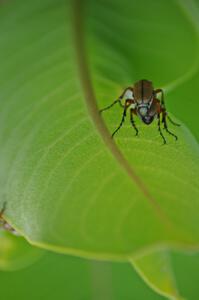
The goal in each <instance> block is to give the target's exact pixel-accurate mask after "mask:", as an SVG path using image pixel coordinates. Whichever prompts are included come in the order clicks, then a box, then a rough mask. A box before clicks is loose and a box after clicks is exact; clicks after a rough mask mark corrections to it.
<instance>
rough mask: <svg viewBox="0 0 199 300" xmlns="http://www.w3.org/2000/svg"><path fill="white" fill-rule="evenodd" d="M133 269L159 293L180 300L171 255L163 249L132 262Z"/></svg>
mask: <svg viewBox="0 0 199 300" xmlns="http://www.w3.org/2000/svg"><path fill="white" fill-rule="evenodd" d="M131 263H132V265H133V267H134V268H135V269H136V270H137V272H138V274H140V276H141V277H142V278H143V279H144V281H145V282H146V283H147V284H148V285H149V286H150V287H151V288H152V289H154V290H155V291H156V292H157V293H160V294H161V295H163V296H166V297H168V298H169V299H174V300H180V299H182V298H181V297H180V296H179V292H178V289H177V286H176V282H175V281H176V279H175V275H174V272H173V266H172V263H171V259H170V253H169V251H168V250H166V249H161V250H158V251H155V252H152V253H148V254H146V255H141V256H139V257H138V258H136V259H134V260H132V261H131Z"/></svg>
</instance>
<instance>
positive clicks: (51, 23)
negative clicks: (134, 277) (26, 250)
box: [0, 0, 199, 260]
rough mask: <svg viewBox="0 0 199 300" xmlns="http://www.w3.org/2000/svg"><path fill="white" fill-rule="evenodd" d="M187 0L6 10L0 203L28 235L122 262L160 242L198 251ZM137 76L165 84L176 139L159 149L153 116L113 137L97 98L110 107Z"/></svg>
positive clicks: (112, 123) (21, 5)
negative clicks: (177, 123) (175, 119)
mask: <svg viewBox="0 0 199 300" xmlns="http://www.w3.org/2000/svg"><path fill="white" fill-rule="evenodd" d="M182 4H183V5H182ZM182 4H181V3H178V2H176V1H169V2H168V1H166V0H164V1H161V2H160V1H157V0H154V1H150V2H149V1H145V0H141V1H139V3H138V2H137V1H130V0H124V1H122V2H121V1H119V0H118V1H115V0H114V1H113V0H109V1H105V0H104V1H103V0H100V1H91V0H90V1H89V0H88V1H75V2H73V1H72V2H71V4H70V3H69V2H67V1H64V0H58V1H56V2H54V1H53V0H44V1H42V2H41V1H34V2H27V1H24V0H20V1H16V2H10V3H9V2H8V3H5V4H3V5H2V6H1V11H0V24H1V26H0V31H1V48H2V49H1V54H0V60H1V70H2V72H1V74H0V84H1V90H0V101H1V106H0V122H1V126H0V137H1V138H0V145H1V147H0V164H1V170H0V184H1V200H0V201H1V203H2V204H3V202H4V201H5V200H6V201H7V210H6V213H5V217H6V219H7V220H8V221H9V222H10V223H11V224H12V225H13V226H14V227H15V228H17V230H18V231H19V232H21V233H22V234H23V235H24V236H25V237H26V238H27V239H28V240H29V241H31V243H34V244H36V245H39V246H41V247H44V248H48V249H53V250H55V251H60V252H64V253H72V254H78V255H84V256H89V257H95V258H105V259H108V258H111V259H116V258H119V259H123V260H127V259H129V257H130V256H131V257H134V254H137V253H138V252H140V251H142V250H144V249H145V251H147V248H148V247H150V249H151V248H152V247H155V246H157V245H163V246H164V245H170V246H176V245H177V246H181V247H183V248H190V247H198V242H199V226H198V209H199V201H198V199H199V197H198V196H199V189H198V175H199V164H198V159H199V151H198V150H199V149H198V144H197V143H196V141H195V139H194V138H193V136H192V135H191V133H190V132H189V130H188V129H187V128H186V127H185V125H183V122H184V123H186V124H187V125H188V127H189V128H191V130H192V131H193V132H194V134H195V135H196V136H197V138H199V134H198V124H197V108H198V107H199V104H198V103H199V102H198V101H197V97H198V95H197V85H198V76H197V75H198V74H197V71H198V23H197V18H196V16H197V11H198V7H197V5H195V6H194V2H192V1H189V4H188V2H186V1H183V2H182ZM71 11H72V13H71ZM184 12H186V14H185V13H184ZM185 41H186V42H185ZM90 78H92V81H91V80H90ZM140 78H148V79H150V80H153V81H154V85H155V86H156V87H165V90H166V92H167V97H166V104H167V106H168V108H169V111H171V112H172V113H173V114H174V115H175V116H176V117H178V119H180V120H181V124H182V126H181V127H180V128H176V127H172V126H171V130H172V131H173V132H175V133H176V134H177V135H178V137H179V140H178V142H175V141H174V140H173V138H172V137H170V136H167V140H168V144H167V145H166V146H164V147H163V146H162V141H161V137H160V136H159V134H158V131H157V124H155V123H154V124H153V125H151V126H149V127H148V128H147V127H145V126H143V125H142V124H140V123H139V122H138V121H137V120H136V121H137V126H138V127H139V130H140V136H139V137H138V138H137V137H134V132H133V129H132V128H131V126H130V125H129V123H128V122H127V121H126V126H124V127H123V128H122V129H121V131H120V132H119V133H118V135H117V137H116V139H115V142H116V143H115V142H114V141H113V140H111V138H110V133H109V131H107V129H106V127H105V125H104V124H105V123H106V124H107V127H108V128H109V129H110V132H112V131H113V129H114V128H115V127H116V126H117V125H118V124H119V122H120V118H121V114H122V111H121V109H120V108H119V107H115V108H113V109H112V110H111V111H109V112H107V113H106V114H105V115H104V117H103V118H104V119H103V120H104V121H103V120H102V118H101V117H100V115H99V113H98V108H97V105H96V99H97V103H98V107H103V106H105V105H108V104H109V103H111V101H113V100H115V98H116V97H118V96H119V95H120V94H121V92H122V90H123V88H125V87H126V86H128V85H130V84H132V82H134V81H136V80H138V79H140ZM193 108H194V109H193Z"/></svg>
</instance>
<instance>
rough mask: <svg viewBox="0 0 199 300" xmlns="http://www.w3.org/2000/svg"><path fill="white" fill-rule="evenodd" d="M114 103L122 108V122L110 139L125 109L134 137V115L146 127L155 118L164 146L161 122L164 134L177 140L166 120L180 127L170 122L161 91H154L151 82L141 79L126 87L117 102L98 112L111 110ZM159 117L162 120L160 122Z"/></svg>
mask: <svg viewBox="0 0 199 300" xmlns="http://www.w3.org/2000/svg"><path fill="white" fill-rule="evenodd" d="M158 94H161V99H160V100H159V99H158V98H157V95H158ZM123 99H124V100H125V103H124V105H123V104H122V100H123ZM116 103H119V104H120V105H121V106H122V107H123V108H124V111H123V115H122V120H121V122H120V124H119V126H118V128H117V129H116V130H115V131H114V132H113V134H112V137H113V136H114V135H115V133H116V132H117V131H118V130H119V129H120V128H121V127H122V125H123V123H124V121H125V117H126V113H127V109H128V108H129V109H130V120H131V124H132V126H133V127H134V129H135V131H136V135H138V129H137V127H136V125H135V122H134V118H133V116H134V115H136V116H138V117H139V118H140V119H141V120H142V122H143V123H144V124H146V125H149V124H151V123H152V122H153V120H154V119H155V118H157V119H158V130H159V133H160V135H161V137H162V139H163V142H164V144H166V139H165V137H164V135H163V133H162V130H161V127H160V124H161V121H162V123H163V125H164V129H165V130H166V132H167V133H169V134H170V135H172V136H173V137H174V138H175V139H176V140H177V139H178V137H177V136H176V135H175V134H174V133H172V132H171V131H169V130H168V126H167V119H168V120H169V121H170V122H171V123H172V124H173V125H175V126H180V125H179V124H177V123H175V122H174V121H172V120H171V118H170V117H169V116H168V113H167V111H166V107H165V103H164V92H163V90H162V89H156V90H154V88H153V84H152V82H151V81H148V80H145V79H143V80H139V81H137V82H136V83H135V84H134V86H133V87H127V88H126V89H125V90H124V92H123V93H122V95H121V96H120V97H119V98H118V99H117V100H115V101H114V102H113V103H112V104H111V105H109V106H107V107H105V108H103V109H101V110H100V112H103V111H104V110H107V109H109V108H111V107H112V106H113V105H114V104H116ZM161 116H162V119H161V120H160V117H161Z"/></svg>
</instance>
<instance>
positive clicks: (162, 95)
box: [155, 89, 180, 126]
mask: <svg viewBox="0 0 199 300" xmlns="http://www.w3.org/2000/svg"><path fill="white" fill-rule="evenodd" d="M158 93H161V100H160V101H161V107H162V110H163V111H164V112H165V113H166V114H167V112H166V111H167V110H166V106H165V102H164V92H163V90H162V89H157V90H155V94H158ZM167 118H168V120H169V121H170V122H171V123H172V124H173V125H175V126H180V124H178V123H175V122H174V121H173V120H172V119H171V118H170V117H169V116H168V114H167Z"/></svg>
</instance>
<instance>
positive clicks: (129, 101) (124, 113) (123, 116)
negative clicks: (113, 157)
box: [112, 100, 132, 138]
mask: <svg viewBox="0 0 199 300" xmlns="http://www.w3.org/2000/svg"><path fill="white" fill-rule="evenodd" d="M131 103H132V101H131V100H126V101H125V105H124V111H123V115H122V120H121V122H120V125H119V126H118V128H117V129H116V130H115V131H114V132H113V133H112V138H113V137H114V135H115V134H116V132H117V131H118V130H119V129H120V128H121V127H122V125H123V123H124V121H125V117H126V111H127V108H128V107H129V105H131Z"/></svg>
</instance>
